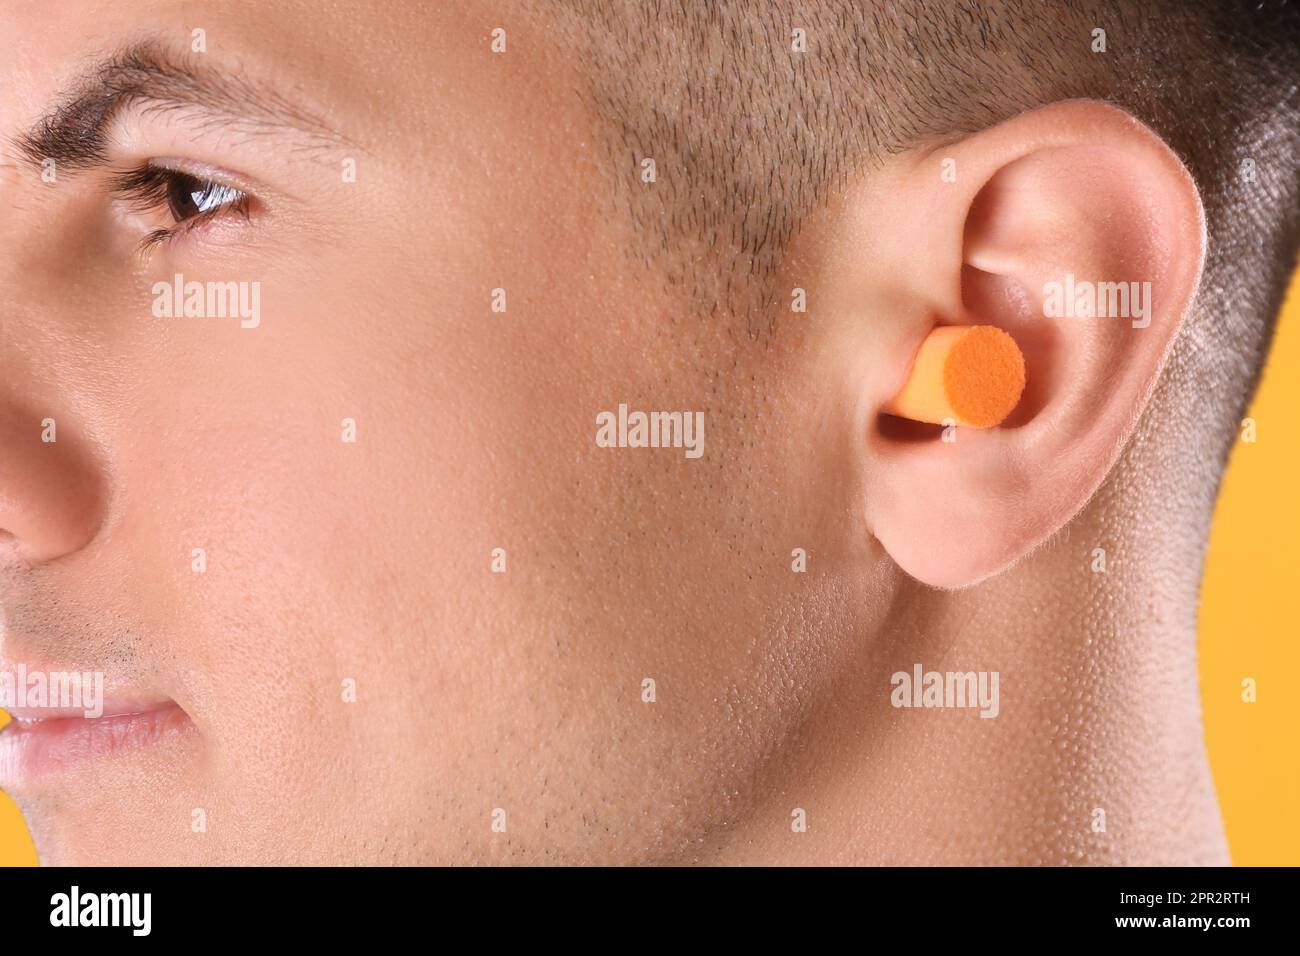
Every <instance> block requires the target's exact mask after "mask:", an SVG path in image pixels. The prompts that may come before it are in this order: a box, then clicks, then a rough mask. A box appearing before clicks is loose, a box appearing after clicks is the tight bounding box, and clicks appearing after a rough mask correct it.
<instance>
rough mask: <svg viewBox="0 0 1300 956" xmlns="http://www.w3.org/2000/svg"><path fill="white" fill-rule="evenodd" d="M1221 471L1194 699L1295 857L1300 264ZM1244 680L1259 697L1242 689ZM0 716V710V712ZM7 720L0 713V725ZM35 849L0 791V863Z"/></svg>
mask: <svg viewBox="0 0 1300 956" xmlns="http://www.w3.org/2000/svg"><path fill="white" fill-rule="evenodd" d="M1249 415H1250V417H1251V418H1253V419H1255V422H1256V441H1255V443H1254V444H1248V443H1243V442H1241V441H1238V443H1237V447H1236V448H1235V449H1234V450H1233V455H1232V461H1231V463H1230V464H1229V466H1228V472H1227V475H1226V476H1225V477H1224V482H1223V490H1222V493H1221V495H1220V497H1219V506H1218V512H1217V514H1216V516H1215V520H1214V529H1213V531H1212V532H1211V535H1210V550H1209V559H1208V564H1207V567H1206V571H1205V581H1204V585H1203V590H1202V599H1201V623H1200V628H1201V641H1200V643H1201V646H1200V651H1201V702H1202V705H1203V707H1204V709H1205V739H1206V744H1207V746H1208V747H1209V750H1210V763H1211V766H1212V767H1213V768H1214V780H1215V783H1216V784H1217V786H1218V790H1219V802H1220V805H1221V806H1222V808H1223V819H1224V825H1225V827H1226V828H1227V831H1228V845H1229V847H1230V848H1231V850H1232V860H1233V862H1234V863H1236V864H1238V865H1242V866H1261V865H1286V866H1294V865H1300V747H1297V742H1298V740H1300V688H1298V687H1297V686H1296V683H1297V680H1300V503H1298V501H1300V498H1298V496H1297V488H1296V486H1297V484H1300V271H1297V273H1296V275H1295V277H1294V278H1293V279H1292V282H1291V290H1290V293H1289V294H1288V296H1287V301H1286V304H1285V305H1284V306H1283V308H1282V316H1281V318H1280V319H1279V322H1278V329H1277V338H1276V339H1275V341H1274V343H1273V351H1272V354H1271V355H1270V357H1269V360H1268V365H1267V366H1266V367H1265V370H1264V379H1263V382H1262V384H1261V386H1260V390H1259V393H1258V394H1257V395H1256V396H1255V402H1254V404H1253V405H1252V406H1251V410H1250V412H1249ZM1247 677H1249V678H1253V679H1254V680H1255V683H1256V687H1257V694H1258V700H1257V701H1256V702H1255V703H1253V704H1248V703H1244V702H1243V701H1242V699H1241V682H1242V680H1243V679H1244V678H1247ZM0 714H2V712H0ZM7 720H8V718H7V717H4V716H0V727H3V726H4V722H7ZM35 863H36V851H35V849H34V848H33V847H32V841H31V839H30V837H28V835H27V830H26V828H25V827H24V826H23V821H22V817H21V816H19V814H18V808H17V807H15V806H14V804H13V801H12V800H10V799H9V798H8V797H7V796H5V795H4V794H0V866H5V865H9V866H12V865H33V864H35Z"/></svg>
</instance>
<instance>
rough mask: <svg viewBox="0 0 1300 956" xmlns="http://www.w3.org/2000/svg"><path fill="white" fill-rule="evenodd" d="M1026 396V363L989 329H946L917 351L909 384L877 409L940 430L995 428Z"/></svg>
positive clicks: (1006, 339) (999, 332)
mask: <svg viewBox="0 0 1300 956" xmlns="http://www.w3.org/2000/svg"><path fill="white" fill-rule="evenodd" d="M1024 390H1025V357H1024V355H1023V354H1022V353H1021V351H1020V347H1019V346H1018V345H1016V340H1015V339H1013V338H1012V337H1011V336H1010V335H1008V334H1007V333H1006V332H1004V331H1003V330H1002V329H999V328H998V327H997V326H993V325H944V326H940V327H939V328H936V329H934V330H933V331H931V332H930V334H929V335H927V336H926V337H925V340H924V341H923V342H922V343H921V347H920V348H919V349H918V350H917V353H916V358H915V359H914V360H913V362H912V370H911V372H910V373H909V375H908V377H907V382H906V383H905V384H904V385H903V387H902V388H901V389H900V390H899V392H898V394H897V395H895V396H894V397H893V398H892V399H890V401H889V402H887V403H886V404H885V406H884V407H883V408H882V409H881V411H883V412H884V413H885V414H887V415H896V416H898V417H900V418H907V419H911V420H912V421H916V422H928V423H930V424H933V425H942V424H946V423H948V422H955V423H956V424H958V425H962V426H965V427H967V428H993V427H995V426H997V425H1000V424H1002V422H1003V421H1005V420H1006V417H1007V416H1008V415H1010V414H1011V413H1012V411H1014V410H1015V407H1016V405H1017V404H1019V402H1020V396H1021V395H1022V394H1023V393H1024Z"/></svg>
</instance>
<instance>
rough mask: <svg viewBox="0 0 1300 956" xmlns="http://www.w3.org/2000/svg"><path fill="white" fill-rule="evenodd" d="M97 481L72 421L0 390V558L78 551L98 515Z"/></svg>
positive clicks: (41, 558)
mask: <svg viewBox="0 0 1300 956" xmlns="http://www.w3.org/2000/svg"><path fill="white" fill-rule="evenodd" d="M101 487H102V482H100V481H99V479H98V476H97V473H96V469H95V467H94V464H93V461H92V459H91V457H90V456H89V454H88V449H87V447H86V443H85V442H84V441H83V440H80V439H79V436H78V434H77V428H76V423H75V421H73V420H72V419H69V418H67V417H66V416H65V419H64V420H63V421H60V419H59V416H58V415H57V414H54V413H50V412H45V413H41V412H34V411H32V410H31V409H30V408H29V407H22V408H20V407H17V406H16V405H15V404H14V403H11V402H8V401H6V399H5V397H4V396H3V395H2V394H0V561H4V560H8V559H11V558H16V559H17V560H20V561H22V562H24V563H26V564H30V565H37V564H46V563H48V562H51V561H55V560H57V559H59V558H61V557H65V556H67V555H70V554H73V553H75V552H77V551H80V550H81V549H82V548H84V547H85V546H86V545H87V544H88V543H90V541H91V540H92V539H93V538H94V537H95V534H96V532H97V531H98V529H99V525H100V523H101V521H102V518H103V512H102V499H101V494H100V489H101ZM6 552H7V553H6Z"/></svg>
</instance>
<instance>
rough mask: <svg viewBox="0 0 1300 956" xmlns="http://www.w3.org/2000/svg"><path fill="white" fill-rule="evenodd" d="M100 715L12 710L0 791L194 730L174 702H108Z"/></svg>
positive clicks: (1, 752) (0, 733) (0, 751)
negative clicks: (89, 715)
mask: <svg viewBox="0 0 1300 956" xmlns="http://www.w3.org/2000/svg"><path fill="white" fill-rule="evenodd" d="M103 713H104V716H101V717H86V716H84V715H83V712H82V711H67V710H59V709H52V708H21V709H15V710H14V711H11V712H10V715H11V716H12V717H13V720H12V722H11V723H10V724H9V725H8V726H6V727H5V728H4V729H3V730H0V788H4V789H10V788H15V787H19V786H21V785H22V784H23V783H27V782H31V781H33V780H36V779H38V778H40V777H44V776H46V775H49V774H54V773H60V772H68V771H72V770H76V769H77V768H79V767H84V766H86V765H88V764H90V763H92V762H99V761H105V760H112V759H114V758H115V757H118V756H120V755H123V754H125V753H127V752H130V751H134V750H138V749H140V748H142V747H147V746H150V745H152V744H156V743H159V742H160V741H163V740H165V739H168V738H173V737H179V736H181V735H184V734H186V733H189V732H191V731H192V730H193V729H194V725H193V724H192V723H191V722H190V719H189V716H188V715H187V714H186V713H185V711H184V710H182V709H181V708H180V707H179V706H177V705H176V704H175V703H174V702H173V701H163V702H157V703H152V704H138V703H128V702H125V701H118V702H114V701H112V700H106V701H105V702H104V711H103Z"/></svg>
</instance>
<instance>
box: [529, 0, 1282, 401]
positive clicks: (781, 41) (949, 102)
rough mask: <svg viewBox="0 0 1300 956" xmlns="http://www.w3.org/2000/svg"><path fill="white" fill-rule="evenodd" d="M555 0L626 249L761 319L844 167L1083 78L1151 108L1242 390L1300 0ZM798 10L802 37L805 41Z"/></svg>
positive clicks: (935, 137) (688, 292)
mask: <svg viewBox="0 0 1300 956" xmlns="http://www.w3.org/2000/svg"><path fill="white" fill-rule="evenodd" d="M557 8H558V5H554V4H551V3H546V4H542V5H541V6H540V9H541V10H544V11H546V12H548V13H550V12H552V11H554V10H556V9H557ZM562 8H563V10H564V11H565V14H564V20H565V21H567V25H568V29H569V30H570V31H571V34H572V43H573V44H575V45H576V48H577V49H578V50H579V55H578V56H577V61H578V64H579V70H580V71H581V72H582V73H583V75H584V77H585V80H586V83H587V89H586V91H585V95H586V96H587V98H588V100H589V105H590V108H591V111H592V112H593V114H594V116H595V117H596V118H597V122H598V126H599V127H600V129H601V130H603V133H604V138H605V145H606V148H607V149H608V159H609V166H610V168H611V169H612V170H614V173H613V177H614V179H615V180H617V182H616V183H615V186H614V193H615V194H616V195H617V197H618V200H617V201H618V202H619V203H620V205H621V206H622V207H623V209H624V210H625V211H626V213H627V215H629V216H630V217H631V220H632V224H633V227H634V230H633V231H634V234H635V235H636V237H637V239H636V243H637V248H636V249H635V250H632V251H633V254H634V255H635V256H637V257H638V258H640V259H642V260H644V261H645V262H646V263H647V264H648V265H653V266H654V267H656V268H659V269H661V270H662V271H663V276H664V278H665V280H666V281H667V282H668V283H670V284H671V285H672V286H674V287H677V288H678V289H680V290H681V291H682V292H683V293H684V294H685V296H686V297H687V298H688V300H689V301H690V302H692V303H693V304H694V307H695V308H696V309H697V310H698V311H700V312H703V313H717V312H718V311H719V310H723V311H725V312H728V313H730V314H733V315H736V316H739V317H740V320H741V321H743V322H744V323H745V327H746V329H747V330H748V331H749V333H750V334H751V335H752V336H754V337H756V338H758V337H763V336H764V335H766V334H768V333H770V331H771V330H772V328H773V324H774V322H775V321H776V317H777V316H778V315H779V313H780V311H781V306H782V304H783V303H788V298H787V297H788V295H789V290H777V289H775V288H773V279H774V276H775V274H776V272H777V270H778V268H779V266H780V264H781V261H782V257H783V255H784V254H785V251H786V248H787V246H788V245H789V243H790V240H791V238H792V237H793V236H794V235H795V234H796V233H797V232H798V230H799V228H800V225H801V223H802V222H803V221H804V219H805V217H806V216H807V215H808V214H809V213H810V212H811V211H812V210H813V209H815V208H816V207H817V206H818V205H819V204H820V203H822V202H824V201H825V200H826V198H827V197H828V196H829V195H831V194H832V192H833V191H834V190H835V189H836V187H837V186H838V185H840V184H842V183H843V182H844V181H845V179H846V177H847V176H849V175H851V174H854V173H857V172H860V171H862V170H863V169H869V168H870V165H871V164H872V163H875V162H879V161H880V160H881V158H883V157H887V156H889V155H890V154H893V153H897V152H900V151H903V150H907V149H910V148H912V147H916V146H920V145H925V144H927V143H934V142H941V141H942V140H944V139H945V138H953V137H956V136H959V135H960V134H964V133H969V132H974V131H976V130H979V129H983V128H985V127H988V126H990V125H993V124H996V123H998V122H999V121H1001V120H1004V119H1007V118H1009V117H1011V116H1014V115H1016V114H1018V113H1021V112H1024V111H1027V110H1030V109H1033V108H1035V107H1038V106H1042V105H1044V104H1047V103H1051V102H1055V101H1058V100H1064V99H1070V98H1076V97H1090V98H1095V99H1100V100H1103V101H1107V102H1110V103H1113V104H1115V105H1117V106H1119V107H1121V108H1123V109H1125V110H1127V111H1129V112H1130V113H1132V114H1133V115H1134V116H1136V117H1137V118H1138V119H1140V120H1142V121H1143V122H1145V123H1146V124H1147V125H1149V126H1150V127H1152V128H1153V129H1154V130H1155V131H1156V132H1157V133H1158V134H1159V135H1160V136H1162V137H1163V138H1164V139H1165V141H1166V142H1167V143H1168V144H1169V145H1170V146H1171V147H1172V148H1173V150H1174V151H1175V152H1176V153H1177V154H1178V155H1179V156H1180V157H1181V158H1182V160H1183V162H1184V163H1185V164H1186V165H1187V166H1188V168H1189V169H1190V170H1191V172H1192V175H1193V177H1194V178H1195V180H1196V182H1197V184H1198V186H1199V188H1200V190H1201V193H1202V200H1203V202H1204V204H1205V207H1206V214H1207V220H1208V228H1209V233H1210V240H1211V255H1210V261H1209V263H1207V271H1206V281H1207V283H1209V284H1217V286H1219V287H1220V288H1221V289H1222V290H1229V291H1227V292H1226V293H1225V296H1226V299H1227V300H1229V301H1230V304H1231V306H1232V311H1233V313H1234V315H1233V317H1232V320H1231V322H1229V321H1228V317H1227V316H1225V315H1222V314H1220V316H1219V321H1220V322H1221V323H1224V324H1225V325H1229V326H1234V325H1235V327H1230V328H1228V331H1229V332H1230V333H1232V334H1233V335H1234V339H1233V343H1234V345H1233V347H1234V348H1237V349H1239V350H1240V354H1239V355H1238V360H1239V361H1240V363H1241V365H1242V369H1243V374H1245V378H1246V380H1247V381H1245V382H1243V386H1242V390H1243V392H1245V391H1248V390H1249V388H1250V383H1253V381H1254V377H1255V375H1256V374H1257V370H1258V367H1259V365H1260V360H1261V356H1262V355H1263V354H1264V352H1265V351H1266V349H1267V344H1268V338H1269V334H1270V329H1271V323H1272V318H1273V316H1274V315H1275V314H1276V311H1277V307H1278V305H1279V302H1280V295H1281V290H1282V288H1283V287H1284V284H1285V278H1286V276H1287V274H1288V273H1289V271H1290V269H1291V267H1292V265H1293V264H1294V261H1295V252H1296V241H1297V229H1298V226H1300V201H1298V200H1300V189H1298V188H1297V186H1298V177H1300V172H1298V171H1300V85H1298V84H1300V7H1297V5H1296V4H1295V3H1293V2H1286V0H1251V2H1239V3H1238V2H1231V0H1219V2H1215V0H1089V2H1050V0H990V2H982V0H948V2H926V0H874V2H872V0H866V2H863V0H671V2H670V0H659V2H645V0H565V2H564V3H563V5H562ZM796 30H798V31H802V36H803V38H804V42H805V44H806V52H797V51H796V50H795V49H794V47H795V45H796V42H797V39H798V35H797V34H796V33H795V31H796ZM1097 31H1104V52H1103V51H1102V50H1101V49H1100V46H1101V44H1100V42H1099V40H1100V34H1098V33H1097ZM645 158H653V159H654V160H655V165H656V177H657V181H656V182H655V183H654V184H653V187H652V188H646V187H645V186H644V185H643V184H642V183H641V181H640V179H639V173H640V163H641V161H642V160H643V159H645ZM1248 164H1249V165H1248ZM1248 170H1253V172H1248ZM1245 265H1248V266H1249V268H1248V269H1243V266H1245ZM1247 273H1248V274H1247ZM1203 288H1204V286H1203ZM1247 370H1248V371H1247Z"/></svg>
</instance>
